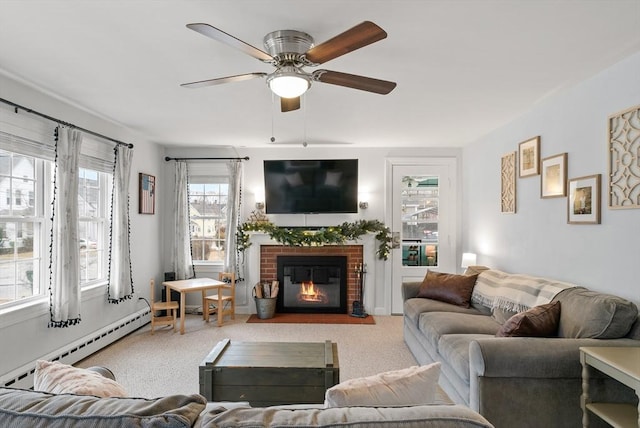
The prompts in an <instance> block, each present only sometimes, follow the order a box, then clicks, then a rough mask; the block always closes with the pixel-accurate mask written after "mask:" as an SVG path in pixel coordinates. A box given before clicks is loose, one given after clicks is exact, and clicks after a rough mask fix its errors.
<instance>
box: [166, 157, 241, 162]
mask: <svg viewBox="0 0 640 428" xmlns="http://www.w3.org/2000/svg"><path fill="white" fill-rule="evenodd" d="M164 160H165V161H167V162H169V161H170V160H174V161H187V160H238V161H242V160H249V156H245V157H243V158H170V157H169V156H165V158H164Z"/></svg>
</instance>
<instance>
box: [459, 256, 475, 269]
mask: <svg viewBox="0 0 640 428" xmlns="http://www.w3.org/2000/svg"><path fill="white" fill-rule="evenodd" d="M475 264H476V255H475V254H474V253H462V264H461V265H460V267H463V268H466V267H469V266H475Z"/></svg>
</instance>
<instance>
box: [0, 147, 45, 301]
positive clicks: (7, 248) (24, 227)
mask: <svg viewBox="0 0 640 428" xmlns="http://www.w3.org/2000/svg"><path fill="white" fill-rule="evenodd" d="M45 164H47V162H45V161H43V160H40V159H36V158H34V157H30V156H23V155H19V154H16V153H11V152H7V151H3V150H0V194H1V192H2V190H3V189H4V194H5V195H7V197H6V198H5V199H3V200H1V201H2V202H4V204H2V203H0V304H2V303H7V302H13V301H17V300H23V299H28V298H33V297H39V296H41V295H42V294H43V293H44V288H45V287H44V285H43V283H44V278H43V275H42V272H44V266H45V259H46V258H47V257H46V256H47V255H48V252H47V250H48V246H47V245H43V243H44V242H45V239H44V230H45V215H44V214H45V213H44V204H40V206H38V207H36V204H35V201H36V198H37V197H38V196H37V192H38V190H40V193H42V192H43V191H44V181H43V180H42V179H39V178H38V177H43V176H44V175H43V174H44V170H45ZM32 193H33V201H32V198H31V196H30V199H29V203H23V202H26V201H23V200H22V194H29V195H31V194H32ZM12 194H13V195H15V198H14V199H13V200H12V198H11V195H12ZM12 202H13V203H12Z"/></svg>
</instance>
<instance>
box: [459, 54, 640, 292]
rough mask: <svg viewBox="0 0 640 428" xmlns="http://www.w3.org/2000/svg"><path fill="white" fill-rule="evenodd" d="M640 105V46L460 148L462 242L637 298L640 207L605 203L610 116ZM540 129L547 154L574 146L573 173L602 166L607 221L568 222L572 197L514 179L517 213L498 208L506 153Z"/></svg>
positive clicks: (525, 269)
mask: <svg viewBox="0 0 640 428" xmlns="http://www.w3.org/2000/svg"><path fill="white" fill-rule="evenodd" d="M639 104H640V53H637V54H635V55H633V56H631V57H629V58H628V59H626V60H625V61H622V62H620V63H618V64H616V65H615V66H613V67H611V68H609V69H607V70H605V71H604V72H602V73H600V74H598V75H596V76H594V77H593V78H591V79H589V80H586V81H584V82H582V83H580V84H579V85H577V86H575V87H572V88H570V89H568V90H565V91H562V92H560V93H557V94H555V95H554V96H552V97H549V98H548V99H546V100H544V101H543V102H540V103H539V104H538V105H535V106H534V107H533V108H532V110H531V111H530V112H528V113H527V114H525V115H524V116H522V117H520V118H519V119H517V120H515V121H514V122H512V123H510V124H508V125H506V126H504V127H502V128H500V129H498V130H496V131H494V132H492V133H491V134H489V135H487V136H485V137H482V138H479V139H478V140H477V141H475V142H473V143H472V144H469V145H468V146H467V147H466V148H465V149H464V151H463V162H464V165H465V170H464V172H463V200H464V204H463V211H464V219H463V227H464V228H463V235H464V236H465V239H464V244H463V250H464V251H470V252H475V253H477V254H478V263H479V264H485V265H488V266H491V267H493V268H497V269H501V270H504V271H507V272H519V273H529V274H534V275H540V276H547V277H550V278H556V279H561V280H566V281H569V282H574V283H577V284H579V285H583V286H586V287H588V288H591V289H594V290H598V291H602V292H607V293H612V294H616V295H619V296H622V297H626V298H628V299H630V300H632V301H634V302H636V303H639V302H640V279H639V278H640V275H639V271H638V264H639V262H640V209H623V210H620V209H618V210H612V209H609V208H608V206H607V204H608V202H607V193H606V192H607V186H608V177H607V171H608V167H607V162H608V152H607V132H608V131H607V124H608V117H609V116H610V115H612V114H614V113H617V112H619V111H622V110H625V109H627V108H630V107H633V106H636V105H639ZM536 135H540V137H541V158H545V157H548V156H552V155H555V154H559V153H562V152H567V153H568V178H577V177H582V176H586V175H592V174H602V205H601V209H602V211H601V212H602V224H600V225H573V224H567V199H566V198H555V199H541V198H540V177H539V176H536V177H528V178H522V179H520V178H518V179H517V183H516V186H517V213H516V214H501V213H500V158H501V156H502V155H504V154H505V153H508V152H510V151H514V150H517V148H518V143H519V142H521V141H524V140H526V139H528V138H530V137H534V136H536Z"/></svg>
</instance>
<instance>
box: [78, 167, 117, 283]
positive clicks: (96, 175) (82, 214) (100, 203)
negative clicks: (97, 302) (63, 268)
mask: <svg viewBox="0 0 640 428" xmlns="http://www.w3.org/2000/svg"><path fill="white" fill-rule="evenodd" d="M79 180H80V181H79V183H78V221H79V223H78V249H79V251H80V284H81V285H90V284H94V283H96V282H99V281H107V280H108V278H107V274H108V272H107V271H108V265H107V263H108V259H107V254H108V250H109V218H110V212H109V209H108V208H109V207H110V206H111V205H110V204H111V190H112V189H111V188H112V179H111V175H110V174H106V173H102V172H98V171H95V170H91V169H86V168H80V171H79Z"/></svg>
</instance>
